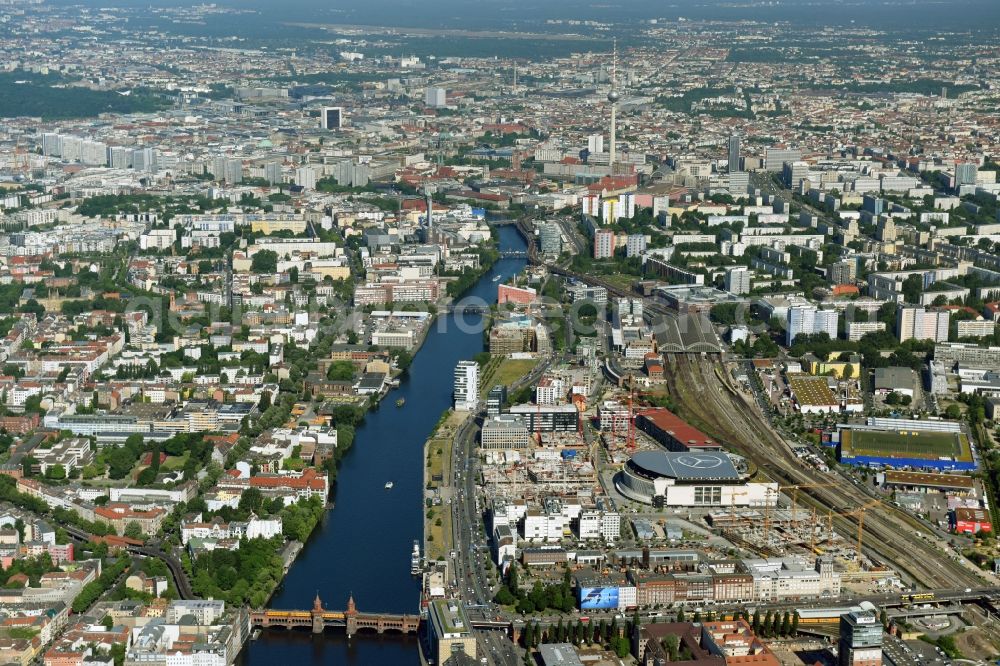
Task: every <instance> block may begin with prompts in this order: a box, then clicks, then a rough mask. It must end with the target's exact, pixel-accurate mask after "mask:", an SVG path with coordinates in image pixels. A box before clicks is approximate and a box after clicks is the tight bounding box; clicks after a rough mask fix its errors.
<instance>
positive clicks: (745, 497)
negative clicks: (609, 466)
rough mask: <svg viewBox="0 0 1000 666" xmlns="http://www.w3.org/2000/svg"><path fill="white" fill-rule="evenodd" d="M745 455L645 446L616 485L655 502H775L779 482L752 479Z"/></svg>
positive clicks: (645, 501)
mask: <svg viewBox="0 0 1000 666" xmlns="http://www.w3.org/2000/svg"><path fill="white" fill-rule="evenodd" d="M745 468H746V466H745V465H743V464H741V459H739V458H738V457H735V456H732V455H730V454H728V453H725V452H723V451H711V452H708V451H705V452H690V451H689V452H671V451H641V452H639V453H636V454H635V455H634V456H632V457H631V458H630V459H629V460H628V462H627V463H625V466H624V467H623V468H622V470H621V471H620V472H618V474H617V475H615V488H616V489H617V490H618V492H620V493H621V494H622V495H624V496H625V497H627V498H628V499H631V500H634V501H636V502H642V503H643V504H652V505H653V506H657V507H659V506H687V507H700V506H703V507H731V506H766V505H768V504H770V505H774V504H776V503H777V500H778V484H777V483H750V482H748V481H747V480H746V478H745V476H744V475H743V474H742V473H741V472H740V471H739V470H740V469H745Z"/></svg>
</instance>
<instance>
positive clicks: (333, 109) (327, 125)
mask: <svg viewBox="0 0 1000 666" xmlns="http://www.w3.org/2000/svg"><path fill="white" fill-rule="evenodd" d="M319 123H320V127H322V128H323V129H325V130H336V129H340V128H341V127H343V126H344V108H343V107H341V106H326V107H323V108H322V109H320V112H319Z"/></svg>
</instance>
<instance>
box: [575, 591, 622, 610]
mask: <svg viewBox="0 0 1000 666" xmlns="http://www.w3.org/2000/svg"><path fill="white" fill-rule="evenodd" d="M601 608H618V588H617V587H581V588H580V610H595V609H601Z"/></svg>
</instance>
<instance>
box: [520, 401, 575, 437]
mask: <svg viewBox="0 0 1000 666" xmlns="http://www.w3.org/2000/svg"><path fill="white" fill-rule="evenodd" d="M510 413H511V414H517V415H520V416H522V417H523V418H524V421H525V423H526V425H527V426H528V432H533V433H534V432H576V430H577V428H578V426H579V423H580V412H579V411H578V410H577V408H576V405H531V404H525V405H514V406H513V407H511V408H510Z"/></svg>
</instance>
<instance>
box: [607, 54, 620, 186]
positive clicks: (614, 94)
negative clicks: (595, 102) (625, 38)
mask: <svg viewBox="0 0 1000 666" xmlns="http://www.w3.org/2000/svg"><path fill="white" fill-rule="evenodd" d="M618 98H619V95H618V40H617V39H615V42H614V49H613V51H612V56H611V90H610V91H609V92H608V101H609V102H611V147H610V148H609V149H608V169H609V171H610V172H611V175H612V176H613V175H614V173H615V148H616V144H617V143H618Z"/></svg>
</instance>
